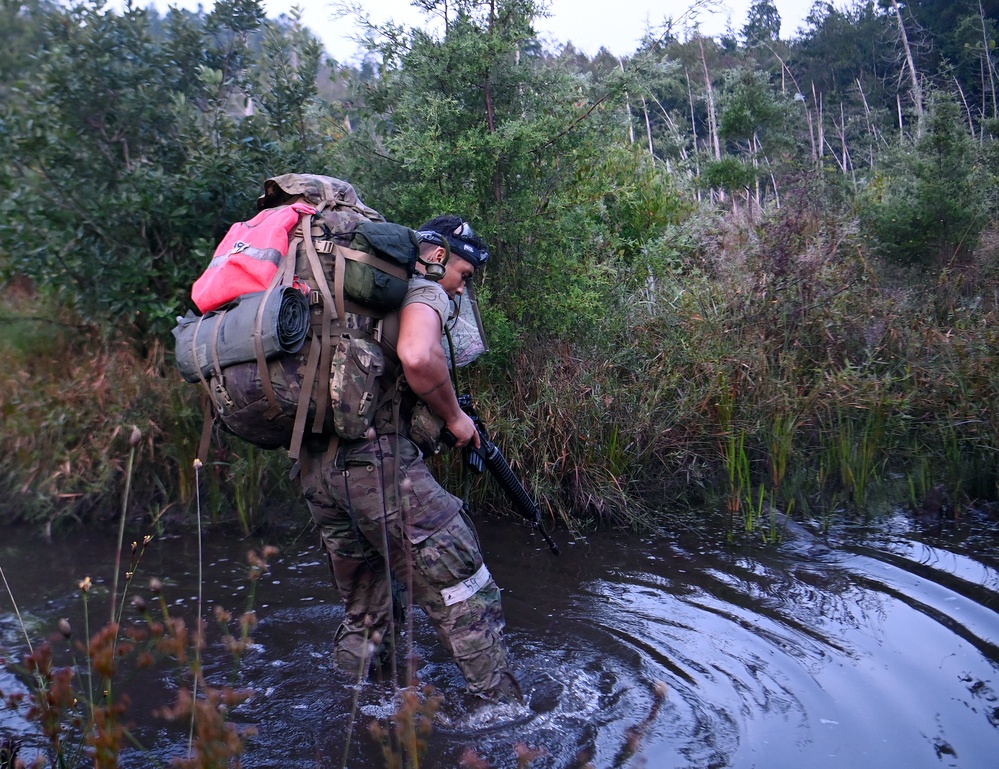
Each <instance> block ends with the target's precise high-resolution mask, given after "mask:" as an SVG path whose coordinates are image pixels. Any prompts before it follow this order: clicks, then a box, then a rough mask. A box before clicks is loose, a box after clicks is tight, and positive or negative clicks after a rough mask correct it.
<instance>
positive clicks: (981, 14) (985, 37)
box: [978, 0, 999, 118]
mask: <svg viewBox="0 0 999 769" xmlns="http://www.w3.org/2000/svg"><path fill="white" fill-rule="evenodd" d="M978 18H979V19H981V21H982V45H983V46H984V47H983V49H982V53H984V54H985V63H986V65H987V67H988V70H989V90H990V91H991V92H992V117H993V118H996V117H999V107H997V105H996V77H995V75H996V68H995V67H994V66H992V49H991V48H990V47H989V33H988V30H987V29H986V28H985V8H984V7H983V6H982V0H978ZM982 116H983V117H984V116H985V112H984V110H983V111H982Z"/></svg>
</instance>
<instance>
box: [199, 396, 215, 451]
mask: <svg viewBox="0 0 999 769" xmlns="http://www.w3.org/2000/svg"><path fill="white" fill-rule="evenodd" d="M201 411H202V413H203V415H204V421H203V422H202V424H201V440H200V441H198V454H197V456H198V459H199V460H201V464H205V462H207V461H208V444H210V443H211V441H212V425H213V424H214V420H213V419H212V399H211V396H210V395H209V394H206V393H202V394H201Z"/></svg>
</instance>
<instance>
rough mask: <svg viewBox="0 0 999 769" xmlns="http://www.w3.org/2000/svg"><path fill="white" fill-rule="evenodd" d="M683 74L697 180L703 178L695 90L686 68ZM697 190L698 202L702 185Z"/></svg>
mask: <svg viewBox="0 0 999 769" xmlns="http://www.w3.org/2000/svg"><path fill="white" fill-rule="evenodd" d="M683 73H684V74H685V75H686V76H687V99H688V100H689V101H690V130H691V133H693V135H694V174H695V178H697V179H700V178H701V160H700V158H701V153H700V152H698V151H697V115H696V113H695V112H694V89H693V88H691V85H690V72H689V70H687V69H686V68H685V69H684V70H683ZM695 186H696V188H697V200H698V202H700V200H701V188H700V185H695Z"/></svg>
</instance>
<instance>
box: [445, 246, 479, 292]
mask: <svg viewBox="0 0 999 769" xmlns="http://www.w3.org/2000/svg"><path fill="white" fill-rule="evenodd" d="M474 274H475V268H474V267H473V266H472V265H471V263H470V262H466V261H465V260H464V259H462V258H461V257H459V256H454V255H452V256H451V258H450V259H448V262H447V269H446V270H445V272H444V277H443V278H441V282H440V284H441V288H443V289H444V290H445V291H446V292H447V295H448V296H449V297H451V298H452V299H454V297H455V296H456V295H458V294H462V293H464V291H465V281H466V280H468V279H469V278H470V277H472V276H473V275H474Z"/></svg>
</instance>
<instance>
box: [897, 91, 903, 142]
mask: <svg viewBox="0 0 999 769" xmlns="http://www.w3.org/2000/svg"><path fill="white" fill-rule="evenodd" d="M895 102H896V103H897V104H898V133H899V135H902V136H904V135H905V126H904V125H903V124H902V97H901V95H899V94H895Z"/></svg>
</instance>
